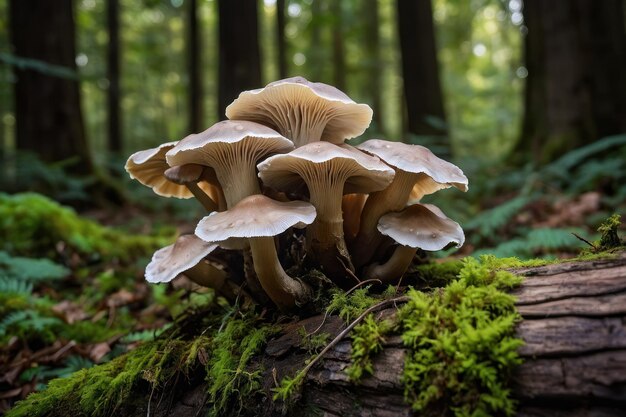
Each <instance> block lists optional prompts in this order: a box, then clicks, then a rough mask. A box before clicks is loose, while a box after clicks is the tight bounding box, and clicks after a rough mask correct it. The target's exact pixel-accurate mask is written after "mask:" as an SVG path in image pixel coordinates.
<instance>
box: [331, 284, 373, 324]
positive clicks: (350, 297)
mask: <svg viewBox="0 0 626 417" xmlns="http://www.w3.org/2000/svg"><path fill="white" fill-rule="evenodd" d="M378 301H380V300H379V299H377V298H375V297H373V296H371V295H369V286H368V287H365V288H358V289H356V290H354V291H352V292H351V293H350V294H346V293H345V292H344V291H341V290H334V291H333V292H332V294H331V299H330V303H329V304H328V307H327V308H326V312H327V313H328V314H332V313H337V315H338V316H339V317H341V318H342V319H344V320H345V321H346V322H350V321H351V320H353V319H354V318H356V317H358V316H359V315H360V314H361V313H363V312H364V311H365V310H367V309H368V308H369V307H371V306H373V305H374V304H376V303H377V302H378Z"/></svg>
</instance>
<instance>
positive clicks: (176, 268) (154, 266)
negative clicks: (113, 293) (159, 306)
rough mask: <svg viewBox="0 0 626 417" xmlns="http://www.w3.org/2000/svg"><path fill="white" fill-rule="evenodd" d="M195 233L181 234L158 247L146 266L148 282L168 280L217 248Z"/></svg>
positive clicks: (194, 264)
mask: <svg viewBox="0 0 626 417" xmlns="http://www.w3.org/2000/svg"><path fill="white" fill-rule="evenodd" d="M217 246H218V245H217V244H216V243H212V242H205V241H204V240H202V239H200V238H199V237H197V236H195V235H182V236H179V237H178V239H176V242H174V243H173V244H172V245H169V246H166V247H164V248H161V249H159V250H158V251H156V252H155V253H154V255H152V260H151V261H150V263H149V264H148V266H147V267H146V280H147V281H148V282H170V281H171V280H173V279H174V278H176V277H177V276H178V275H179V274H181V273H183V272H185V271H186V270H188V269H190V268H193V267H194V266H196V265H197V264H198V263H199V262H200V261H202V259H204V257H205V256H207V255H208V254H209V253H211V252H213V251H214V250H215V249H216V248H217Z"/></svg>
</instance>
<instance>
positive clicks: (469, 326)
mask: <svg viewBox="0 0 626 417" xmlns="http://www.w3.org/2000/svg"><path fill="white" fill-rule="evenodd" d="M511 264H514V265H518V264H517V263H516V262H513V261H510V260H507V261H502V260H498V259H496V258H493V257H483V258H481V260H480V261H479V260H476V259H474V258H466V259H464V261H463V268H462V269H461V270H460V271H459V274H458V278H457V279H456V280H454V281H453V282H451V283H450V284H448V285H447V286H446V287H445V288H443V289H441V290H435V291H434V292H432V293H424V292H420V291H417V290H413V289H412V290H409V292H408V294H407V295H408V296H409V302H408V303H407V304H406V305H404V306H403V307H402V308H401V309H400V310H399V312H398V320H399V332H401V333H402V339H403V342H404V345H405V346H406V347H407V348H409V354H408V357H407V360H406V363H405V367H404V372H403V375H402V380H403V383H404V386H405V398H406V400H407V401H408V402H409V403H410V404H411V406H412V408H413V410H415V411H417V412H423V413H425V414H427V415H428V414H429V413H436V412H437V411H436V410H439V412H440V413H441V410H448V411H445V412H444V414H441V415H454V416H470V415H494V414H504V415H512V414H513V412H514V406H515V402H514V401H513V399H512V398H511V393H510V391H509V389H508V388H507V381H508V378H509V377H510V374H511V372H512V370H513V368H514V367H515V366H517V365H518V364H519V363H520V362H521V360H520V358H519V356H518V355H517V349H518V348H519V347H520V346H521V344H522V341H521V340H519V339H516V338H515V337H514V328H515V324H516V322H517V321H518V320H519V315H518V314H517V313H516V311H515V308H514V299H513V297H512V296H510V295H508V294H506V293H505V292H504V291H503V290H505V289H509V288H511V287H513V286H515V285H517V284H519V282H520V278H518V277H516V276H514V275H513V274H511V273H509V272H506V271H503V270H498V269H496V266H497V267H502V266H506V267H509V266H511Z"/></svg>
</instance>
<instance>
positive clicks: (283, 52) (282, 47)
mask: <svg viewBox="0 0 626 417" xmlns="http://www.w3.org/2000/svg"><path fill="white" fill-rule="evenodd" d="M276 45H277V46H276V47H277V48H278V77H279V78H280V79H283V78H287V38H286V37H285V0H276Z"/></svg>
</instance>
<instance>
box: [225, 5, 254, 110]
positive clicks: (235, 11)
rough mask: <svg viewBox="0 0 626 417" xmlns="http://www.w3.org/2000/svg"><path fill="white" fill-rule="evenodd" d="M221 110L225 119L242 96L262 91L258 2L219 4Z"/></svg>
mask: <svg viewBox="0 0 626 417" xmlns="http://www.w3.org/2000/svg"><path fill="white" fill-rule="evenodd" d="M218 9H219V50H220V52H219V58H220V60H219V82H218V85H219V91H218V95H219V99H218V101H219V106H218V111H219V114H218V119H219V120H222V119H224V117H225V116H224V114H225V110H226V106H228V105H229V104H230V103H231V102H232V101H233V100H234V99H235V98H237V96H238V95H239V93H240V92H242V91H243V90H250V89H254V88H260V87H262V85H261V54H260V51H259V43H258V39H259V37H258V21H257V17H258V14H257V1H256V0H219V1H218Z"/></svg>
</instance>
